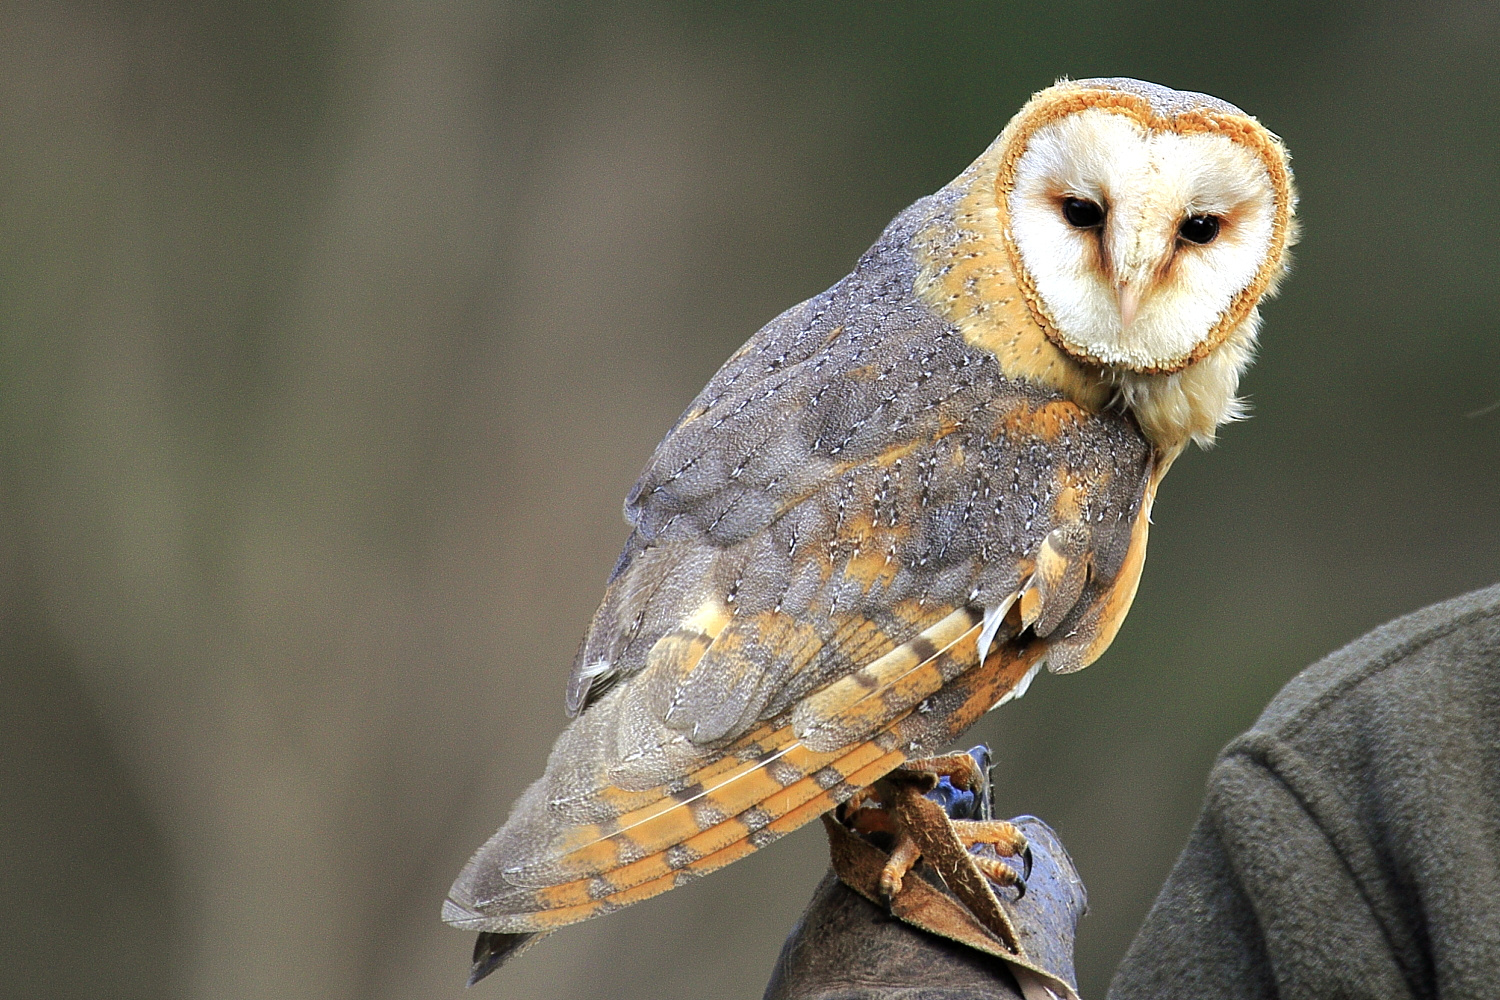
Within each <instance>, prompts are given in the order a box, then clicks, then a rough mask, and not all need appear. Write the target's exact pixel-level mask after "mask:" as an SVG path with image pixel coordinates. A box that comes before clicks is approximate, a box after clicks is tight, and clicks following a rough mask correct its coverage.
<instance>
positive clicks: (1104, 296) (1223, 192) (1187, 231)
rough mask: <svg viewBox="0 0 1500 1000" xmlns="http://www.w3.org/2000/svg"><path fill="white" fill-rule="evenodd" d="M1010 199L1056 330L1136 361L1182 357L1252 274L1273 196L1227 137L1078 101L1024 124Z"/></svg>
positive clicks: (1145, 363) (1136, 365) (1113, 357)
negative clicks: (1026, 131) (1070, 109)
mask: <svg viewBox="0 0 1500 1000" xmlns="http://www.w3.org/2000/svg"><path fill="white" fill-rule="evenodd" d="M1009 207H1010V216H1011V224H1012V227H1013V228H1012V232H1013V235H1014V239H1015V242H1016V247H1017V249H1018V250H1019V252H1020V255H1021V259H1022V261H1023V263H1024V265H1025V267H1026V269H1027V271H1028V272H1029V273H1030V275H1031V278H1032V281H1033V282H1034V283H1035V288H1036V292H1037V294H1038V296H1040V298H1041V299H1042V301H1043V302H1044V303H1045V305H1046V307H1047V311H1048V312H1049V313H1050V315H1051V319H1052V322H1053V324H1054V325H1055V326H1056V328H1057V330H1058V332H1059V334H1060V335H1061V336H1062V338H1063V339H1064V340H1065V341H1067V342H1068V343H1070V344H1074V345H1077V346H1078V347H1081V348H1082V349H1083V351H1084V352H1086V353H1087V354H1088V355H1090V356H1092V357H1093V358H1096V359H1098V360H1099V361H1101V362H1103V363H1104V364H1107V365H1111V366H1117V367H1122V368H1128V369H1131V370H1135V371H1142V370H1148V369H1160V368H1165V367H1170V366H1172V365H1174V364H1175V363H1176V362H1178V361H1179V360H1180V359H1182V358H1185V357H1188V356H1190V355H1192V353H1193V351H1194V349H1195V348H1197V347H1198V346H1199V345H1200V344H1203V343H1204V342H1205V341H1207V340H1208V339H1209V335H1210V334H1211V333H1212V332H1213V331H1214V329H1215V327H1216V326H1217V325H1218V324H1219V321H1220V319H1221V318H1222V317H1223V316H1224V315H1225V314H1226V312H1228V310H1229V308H1230V306H1231V304H1232V303H1233V301H1234V299H1235V297H1236V296H1237V295H1238V294H1239V293H1241V292H1242V291H1244V290H1245V289H1246V288H1247V287H1249V285H1250V284H1251V283H1252V282H1253V281H1254V280H1255V278H1256V276H1257V274H1258V273H1259V272H1260V269H1261V264H1262V263H1263V262H1264V261H1265V260H1266V257H1267V255H1268V253H1269V252H1270V249H1271V239H1272V230H1273V222H1274V219H1275V215H1276V197H1275V190H1274V188H1273V187H1272V185H1271V182H1270V178H1269V176H1268V175H1267V171H1266V167H1265V164H1264V163H1263V162H1262V160H1261V158H1260V157H1259V156H1258V155H1257V154H1256V153H1255V152H1254V151H1252V150H1251V149H1249V148H1247V147H1245V146H1244V145H1241V144H1240V143H1237V142H1235V141H1234V140H1233V139H1232V138H1230V137H1229V136H1227V135H1224V134H1221V133H1212V132H1196V133H1189V134H1185V135H1184V134H1178V133H1176V132H1171V131H1163V130H1157V129H1152V128H1150V127H1148V126H1146V125H1144V124H1142V123H1141V122H1139V121H1137V120H1136V119H1134V118H1132V117H1129V116H1126V115H1122V114H1118V113H1115V112H1113V111H1110V110H1106V109H1103V108H1089V109H1086V110H1083V111H1080V112H1077V113H1076V114H1071V115H1068V116H1066V117H1063V118H1061V119H1059V120H1057V121H1054V122H1052V123H1050V124H1048V125H1045V126H1043V127H1042V128H1039V129H1038V130H1037V131H1036V132H1035V133H1033V134H1032V136H1031V141H1030V142H1029V143H1028V144H1027V146H1026V150H1025V152H1024V153H1023V154H1022V156H1021V159H1020V162H1019V163H1018V165H1017V167H1016V173H1015V186H1014V188H1013V189H1012V192H1011V196H1010V206H1009Z"/></svg>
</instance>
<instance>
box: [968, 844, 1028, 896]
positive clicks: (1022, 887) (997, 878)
mask: <svg viewBox="0 0 1500 1000" xmlns="http://www.w3.org/2000/svg"><path fill="white" fill-rule="evenodd" d="M974 866H975V867H976V868H978V869H979V871H980V873H981V874H982V875H984V877H985V878H987V879H989V880H990V881H991V882H995V883H998V884H999V885H1002V886H1007V887H1010V888H1012V889H1015V890H1016V899H1018V900H1019V899H1023V898H1024V897H1025V896H1026V879H1025V877H1024V876H1022V875H1019V874H1017V872H1016V870H1015V869H1014V868H1012V867H1011V866H1010V865H1008V864H1006V863H1005V862H1004V861H1001V860H1000V859H999V858H987V857H985V856H984V855H982V854H980V855H975V856H974Z"/></svg>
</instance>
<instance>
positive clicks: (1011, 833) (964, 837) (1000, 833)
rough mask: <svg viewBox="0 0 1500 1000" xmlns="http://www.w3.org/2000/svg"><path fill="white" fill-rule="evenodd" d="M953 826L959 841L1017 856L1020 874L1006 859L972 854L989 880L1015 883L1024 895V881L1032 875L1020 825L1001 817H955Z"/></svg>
mask: <svg viewBox="0 0 1500 1000" xmlns="http://www.w3.org/2000/svg"><path fill="white" fill-rule="evenodd" d="M953 827H954V829H955V830H956V831H957V832H958V840H959V843H961V844H963V845H964V846H965V847H973V846H974V845H975V844H987V845H989V846H990V847H993V848H994V849H995V852H996V853H997V854H1000V855H1001V856H1003V857H1007V858H1015V857H1019V858H1020V859H1021V863H1022V866H1023V871H1022V872H1021V874H1019V875H1017V874H1016V870H1015V869H1014V868H1012V867H1010V865H1007V864H1006V863H1005V862H1003V861H1000V860H998V859H996V858H987V857H985V856H984V855H982V854H979V855H975V857H974V863H975V864H976V865H978V866H979V870H980V871H982V872H984V873H985V875H987V876H988V877H989V878H990V880H991V881H992V882H999V883H1000V884H1001V885H1013V886H1016V887H1017V888H1018V889H1019V890H1020V892H1021V895H1023V896H1024V895H1026V880H1027V879H1028V878H1030V877H1031V845H1030V844H1028V843H1027V842H1026V835H1025V834H1024V833H1022V832H1021V828H1020V827H1018V826H1016V825H1015V824H1014V823H1007V822H1005V820H1002V819H990V820H965V819H956V820H954V821H953Z"/></svg>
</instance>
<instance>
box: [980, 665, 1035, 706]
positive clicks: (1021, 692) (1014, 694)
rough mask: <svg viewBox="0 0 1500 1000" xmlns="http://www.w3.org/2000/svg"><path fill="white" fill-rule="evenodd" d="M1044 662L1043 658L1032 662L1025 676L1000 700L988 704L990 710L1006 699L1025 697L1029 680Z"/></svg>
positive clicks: (1033, 678)
mask: <svg viewBox="0 0 1500 1000" xmlns="http://www.w3.org/2000/svg"><path fill="white" fill-rule="evenodd" d="M1045 662H1046V661H1045V660H1038V661H1037V662H1036V663H1034V664H1032V667H1031V669H1030V670H1028V671H1026V676H1024V677H1022V678H1021V680H1020V681H1019V682H1018V683H1017V684H1016V686H1015V687H1013V688H1011V689H1010V690H1009V691H1007V692H1005V693H1004V694H1002V695H1001V696H1000V700H999V701H997V702H995V703H994V704H993V705H991V706H990V711H991V712H993V711H994V710H995V709H997V708H999V707H1000V706H1001V705H1004V704H1005V703H1006V702H1008V701H1016V700H1017V699H1019V698H1023V697H1025V696H1026V689H1027V688H1029V687H1031V682H1032V681H1033V680H1035V679H1036V675H1037V671H1039V670H1041V669H1042V664H1043V663H1045Z"/></svg>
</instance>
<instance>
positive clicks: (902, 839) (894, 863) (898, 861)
mask: <svg viewBox="0 0 1500 1000" xmlns="http://www.w3.org/2000/svg"><path fill="white" fill-rule="evenodd" d="M921 859H922V849H921V848H920V847H918V846H917V842H916V840H915V839H914V838H913V837H912V835H911V834H910V833H907V832H906V831H905V830H902V831H901V832H900V833H899V834H897V836H896V846H895V847H893V848H891V857H890V860H889V861H887V862H886V863H885V867H884V868H882V869H881V870H880V891H881V893H883V894H884V895H885V898H886V899H892V898H894V897H895V896H896V895H897V894H898V893H900V892H901V886H902V883H903V882H904V880H905V879H906V876H907V874H908V873H909V872H910V871H911V870H912V868H913V867H914V866H915V865H916V863H917V862H918V861H920V860H921Z"/></svg>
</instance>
